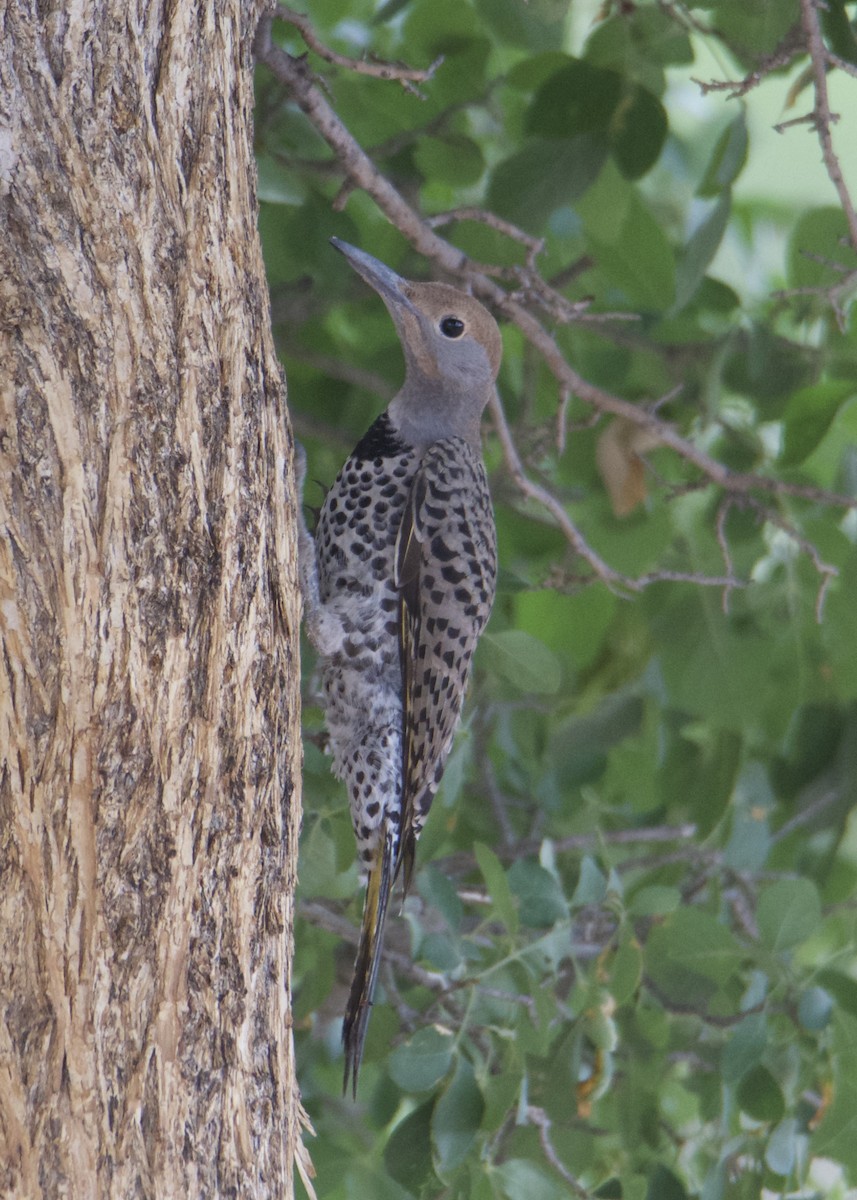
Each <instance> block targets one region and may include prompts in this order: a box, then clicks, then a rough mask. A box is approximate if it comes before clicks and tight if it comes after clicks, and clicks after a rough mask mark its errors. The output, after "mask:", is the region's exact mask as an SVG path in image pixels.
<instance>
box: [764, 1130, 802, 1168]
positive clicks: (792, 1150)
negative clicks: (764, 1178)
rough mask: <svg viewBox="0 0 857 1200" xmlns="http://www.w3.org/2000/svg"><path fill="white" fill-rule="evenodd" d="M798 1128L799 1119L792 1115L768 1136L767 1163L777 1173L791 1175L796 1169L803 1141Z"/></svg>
mask: <svg viewBox="0 0 857 1200" xmlns="http://www.w3.org/2000/svg"><path fill="white" fill-rule="evenodd" d="M798 1128H799V1127H798V1123H797V1121H796V1120H795V1119H794V1118H793V1117H791V1118H789V1120H787V1121H780V1123H779V1125H778V1126H777V1127H776V1129H775V1130H774V1132H773V1133H772V1134H771V1136H770V1137H769V1138H768V1144H767V1146H766V1147H765V1163H766V1164H767V1166H768V1168H769V1170H771V1171H773V1172H774V1174H775V1175H784V1176H785V1175H791V1173H792V1171H793V1170H794V1169H795V1163H796V1161H797V1157H798V1149H799V1145H800V1141H801V1135H800V1133H799V1132H798Z"/></svg>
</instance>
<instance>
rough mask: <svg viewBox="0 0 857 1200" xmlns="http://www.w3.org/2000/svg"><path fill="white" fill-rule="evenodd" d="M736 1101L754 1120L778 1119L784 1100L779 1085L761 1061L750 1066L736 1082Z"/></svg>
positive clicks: (780, 1118)
mask: <svg viewBox="0 0 857 1200" xmlns="http://www.w3.org/2000/svg"><path fill="white" fill-rule="evenodd" d="M737 1098H738V1103H739V1104H740V1106H741V1108H742V1109H743V1110H744V1112H745V1113H747V1115H748V1116H750V1117H752V1118H753V1120H754V1121H780V1120H782V1117H783V1113H784V1112H785V1110H786V1102H785V1100H784V1099H783V1092H782V1088H781V1087H780V1085H779V1084H778V1083H777V1081H776V1079H774V1077H773V1075H772V1074H771V1072H770V1071H769V1070H768V1068H767V1067H766V1066H764V1065H763V1064H762V1063H758V1064H757V1065H756V1066H755V1067H751V1068H750V1070H749V1071H747V1073H746V1074H745V1075H744V1076H743V1077H742V1079H741V1082H740V1083H739V1084H738V1092H737Z"/></svg>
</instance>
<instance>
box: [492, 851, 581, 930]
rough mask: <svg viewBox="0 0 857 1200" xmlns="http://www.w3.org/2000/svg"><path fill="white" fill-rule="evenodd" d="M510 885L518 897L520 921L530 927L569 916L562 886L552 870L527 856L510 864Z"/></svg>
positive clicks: (543, 924)
mask: <svg viewBox="0 0 857 1200" xmlns="http://www.w3.org/2000/svg"><path fill="white" fill-rule="evenodd" d="M507 878H508V880H509V886H510V887H511V889H512V891H513V892H514V894H515V895H516V896H517V897H518V912H519V914H520V918H521V922H522V923H523V924H524V925H526V926H529V928H531V929H547V928H549V927H550V926H551V925H553V924H554V922H555V921H558V920H560V919H561V918H562V917H567V916H568V905H567V904H566V902H565V897H564V896H563V894H562V889H561V888H560V886H559V884H558V883H557V881H556V879H555V878H554V877H553V875H551V873H550V871H546V870H545V868H544V867H541V866H539V864H538V863H535V862H533V861H532V860H531V859H528V858H519V859H518V861H517V862H515V863H513V864H512V866H511V867H510V868H509V874H508V876H507Z"/></svg>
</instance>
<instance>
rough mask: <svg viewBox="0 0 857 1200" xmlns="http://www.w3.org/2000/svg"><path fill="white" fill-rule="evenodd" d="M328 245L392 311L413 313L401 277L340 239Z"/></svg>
mask: <svg viewBox="0 0 857 1200" xmlns="http://www.w3.org/2000/svg"><path fill="white" fill-rule="evenodd" d="M330 244H331V246H333V247H334V248H335V249H336V250H338V251H339V252H340V254H344V255H345V257H346V258H347V259H348V261H349V263H350V264H351V266H352V267H353V268H354V270H355V271H356V272H357V274H358V275H359V276H360V278H361V279H364V280H365V281H366V283H368V284H369V286H370V287H371V288H372V289H373V290H374V291H376V292H377V293H378V295H379V296H380V297H381V299H382V300H383V301H384V302H385V303H388V305H390V304H391V305H392V306H393V310H395V309H402V308H405V309H408V310H409V311H411V312H414V311H415V310H414V306H413V304H411V302H410V300H409V299H408V297H407V295H406V293H405V290H404V289H405V288H406V287H407V280H405V279H402V277H401V275H397V274H396V272H395V271H391V270H390V268H389V267H388V266H386V265H385V264H384V263H382V262H381V261H380V260H379V259H377V258H373V257H372V255H371V254H367V253H366V251H365V250H358V249H357V247H356V246H351V245H349V244H348V242H343V241H342V240H341V238H337V237H332V238H331V239H330Z"/></svg>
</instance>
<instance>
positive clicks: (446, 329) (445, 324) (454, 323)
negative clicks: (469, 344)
mask: <svg viewBox="0 0 857 1200" xmlns="http://www.w3.org/2000/svg"><path fill="white" fill-rule="evenodd" d="M440 332H441V333H442V334H443V336H444V337H448V338H459V337H461V335H462V334H463V333H464V322H463V321H462V320H461V318H460V317H444V318H443V319H442V320H441V323H440Z"/></svg>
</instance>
